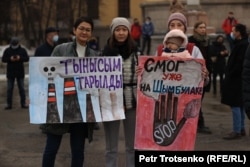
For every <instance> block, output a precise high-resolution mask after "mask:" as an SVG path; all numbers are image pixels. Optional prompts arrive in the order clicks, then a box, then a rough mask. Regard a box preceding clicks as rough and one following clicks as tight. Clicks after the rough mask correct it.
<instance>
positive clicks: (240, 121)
mask: <svg viewBox="0 0 250 167" xmlns="http://www.w3.org/2000/svg"><path fill="white" fill-rule="evenodd" d="M232 30H233V36H234V39H235V41H234V47H233V50H232V51H231V53H230V56H229V58H228V61H227V65H226V71H225V79H224V81H223V86H222V95H221V103H222V104H225V105H228V106H230V108H231V110H232V118H233V131H232V132H231V133H229V134H228V135H226V136H224V137H223V139H225V140H233V139H239V138H241V137H242V136H245V135H246V132H245V111H244V104H243V95H242V70H243V62H244V56H245V54H246V50H247V47H248V45H249V43H248V34H247V28H246V26H245V25H243V24H236V25H235V26H234V27H233V28H232ZM248 75H249V74H248ZM245 86H246V85H245ZM248 86H249V85H248Z"/></svg>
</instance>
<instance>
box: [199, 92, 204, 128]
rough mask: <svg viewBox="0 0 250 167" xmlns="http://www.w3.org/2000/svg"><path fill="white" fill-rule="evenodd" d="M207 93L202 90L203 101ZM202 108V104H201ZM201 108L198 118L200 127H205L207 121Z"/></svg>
mask: <svg viewBox="0 0 250 167" xmlns="http://www.w3.org/2000/svg"><path fill="white" fill-rule="evenodd" d="M204 95H205V91H204V90H203V92H202V97H201V102H202V100H203V98H204ZM201 108H202V105H201ZM201 108H200V112H199V118H198V128H203V127H205V121H204V117H203V113H202V109H201Z"/></svg>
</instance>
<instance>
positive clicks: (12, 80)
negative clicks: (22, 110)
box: [7, 78, 26, 107]
mask: <svg viewBox="0 0 250 167" xmlns="http://www.w3.org/2000/svg"><path fill="white" fill-rule="evenodd" d="M15 80H17V86H18V89H19V95H20V99H21V100H20V104H21V106H26V97H25V90H24V78H8V80H7V105H8V107H12V96H13V89H14V84H15Z"/></svg>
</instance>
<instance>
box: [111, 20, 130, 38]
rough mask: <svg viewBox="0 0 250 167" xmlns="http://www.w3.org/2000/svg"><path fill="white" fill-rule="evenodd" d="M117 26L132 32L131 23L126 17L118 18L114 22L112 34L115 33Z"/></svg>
mask: <svg viewBox="0 0 250 167" xmlns="http://www.w3.org/2000/svg"><path fill="white" fill-rule="evenodd" d="M117 26H125V27H127V29H128V31H129V32H130V29H131V25H130V22H129V21H128V20H127V19H126V18H124V17H116V18H114V19H113V20H112V23H111V25H110V30H111V33H112V34H113V32H114V31H115V28H116V27H117Z"/></svg>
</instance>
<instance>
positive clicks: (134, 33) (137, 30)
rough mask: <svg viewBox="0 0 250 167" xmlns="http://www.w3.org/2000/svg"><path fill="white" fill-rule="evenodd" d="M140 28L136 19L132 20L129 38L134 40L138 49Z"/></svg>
mask: <svg viewBox="0 0 250 167" xmlns="http://www.w3.org/2000/svg"><path fill="white" fill-rule="evenodd" d="M141 34H142V28H141V25H140V23H139V20H138V19H137V18H134V23H133V24H132V26H131V37H132V38H133V39H134V40H135V42H136V43H137V45H138V47H140V46H141Z"/></svg>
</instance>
